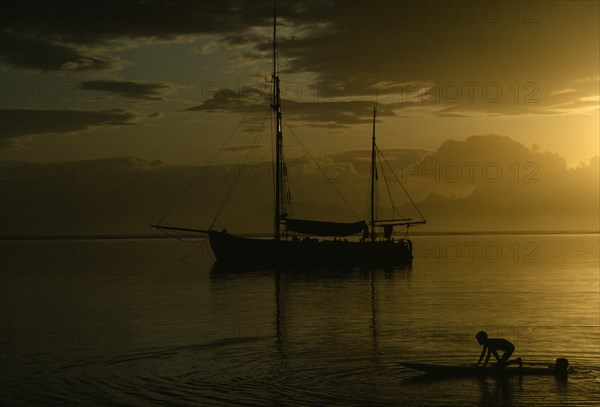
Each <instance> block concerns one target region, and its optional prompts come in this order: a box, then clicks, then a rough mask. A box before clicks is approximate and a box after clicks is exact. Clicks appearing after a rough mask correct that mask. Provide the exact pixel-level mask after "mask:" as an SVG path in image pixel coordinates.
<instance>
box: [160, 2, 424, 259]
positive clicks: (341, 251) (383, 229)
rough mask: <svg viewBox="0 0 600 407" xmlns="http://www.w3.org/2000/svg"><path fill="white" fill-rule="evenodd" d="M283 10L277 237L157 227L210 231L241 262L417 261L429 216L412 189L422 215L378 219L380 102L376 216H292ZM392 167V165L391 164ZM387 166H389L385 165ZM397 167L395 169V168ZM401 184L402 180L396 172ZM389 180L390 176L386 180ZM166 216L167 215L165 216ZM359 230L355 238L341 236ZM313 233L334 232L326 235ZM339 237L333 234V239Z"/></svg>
mask: <svg viewBox="0 0 600 407" xmlns="http://www.w3.org/2000/svg"><path fill="white" fill-rule="evenodd" d="M277 58H278V56H277V15H276V13H274V24H273V74H272V77H271V83H272V99H271V104H270V109H272V112H273V113H274V114H273V115H272V116H273V118H274V121H275V123H274V126H273V128H274V129H275V134H274V136H275V137H274V139H275V163H274V178H275V180H274V184H275V188H274V193H275V196H274V216H273V218H274V233H273V238H272V239H259V238H248V237H241V236H236V235H233V234H230V233H228V232H227V231H226V230H222V231H217V230H213V229H211V228H209V229H207V230H201V229H194V228H189V227H177V226H171V225H166V224H164V223H162V220H161V222H159V223H158V224H156V225H152V227H154V228H156V229H159V230H161V231H163V232H165V233H169V234H171V233H177V232H181V233H189V232H191V233H206V234H208V238H209V241H210V246H211V248H212V251H213V253H214V255H215V257H216V258H217V260H218V261H219V262H222V263H231V264H235V265H239V266H266V267H273V266H284V265H286V264H289V265H297V264H311V265H350V266H369V267H372V266H409V265H411V264H412V257H413V256H412V242H411V240H410V239H408V228H409V227H410V226H412V225H416V224H424V223H425V222H426V221H425V218H424V216H423V215H422V214H421V212H420V211H419V209H418V208H417V207H416V205H415V203H414V201H413V200H412V198H410V195H408V192H406V190H405V189H404V186H402V188H403V190H404V191H405V193H406V195H407V197H408V199H409V200H410V202H411V203H412V205H414V207H415V208H416V211H417V212H418V214H419V216H420V217H421V219H417V220H415V219H412V218H405V217H401V216H400V217H396V216H395V215H396V211H395V210H394V213H393V215H394V216H392V217H391V218H390V219H378V218H377V216H376V203H375V195H376V183H377V182H378V175H377V172H378V171H377V162H378V158H379V159H381V158H384V157H383V154H382V153H381V151H380V150H379V149H378V148H377V144H376V137H375V125H376V119H377V106H375V107H374V108H373V134H372V137H371V174H370V175H371V176H370V185H369V188H370V208H369V213H370V217H369V219H368V220H359V221H355V222H349V223H342V222H330V221H323V220H308V219H297V218H294V217H292V216H291V215H290V212H291V211H289V209H288V208H290V207H291V194H290V192H289V189H288V187H287V182H286V177H287V170H286V165H285V162H284V160H283V156H284V155H283V131H282V127H283V126H282V110H281V91H280V79H279V68H278V63H277ZM388 167H389V168H390V170H391V167H390V166H389V164H388ZM381 169H382V170H383V166H382V167H381ZM392 172H393V171H392ZM394 177H395V178H396V180H397V181H398V182H399V183H400V184H401V182H400V180H399V179H398V178H397V177H396V176H395V174H394ZM386 182H387V180H386ZM163 219H164V217H163ZM395 227H404V228H406V233H405V235H404V236H403V237H402V238H400V239H394V238H393V236H394V228H395ZM352 235H358V237H355V238H354V239H352V238H351V240H347V239H344V240H340V239H338V238H342V237H344V238H345V237H349V236H352ZM309 236H319V237H329V239H325V240H320V239H318V238H312V237H309ZM331 238H333V239H331Z"/></svg>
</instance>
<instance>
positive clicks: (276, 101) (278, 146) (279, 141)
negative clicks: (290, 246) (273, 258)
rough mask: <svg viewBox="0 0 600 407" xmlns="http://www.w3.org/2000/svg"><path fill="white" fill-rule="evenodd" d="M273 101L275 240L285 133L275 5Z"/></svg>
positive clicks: (277, 237) (277, 232)
mask: <svg viewBox="0 0 600 407" xmlns="http://www.w3.org/2000/svg"><path fill="white" fill-rule="evenodd" d="M272 79H273V103H272V105H271V107H272V108H273V111H274V112H275V129H276V130H275V131H276V136H275V240H281V190H282V185H281V184H282V177H281V172H282V171H281V170H282V168H281V167H282V163H281V156H282V149H283V135H282V132H281V99H280V90H279V75H278V68H277V9H276V7H273V76H272Z"/></svg>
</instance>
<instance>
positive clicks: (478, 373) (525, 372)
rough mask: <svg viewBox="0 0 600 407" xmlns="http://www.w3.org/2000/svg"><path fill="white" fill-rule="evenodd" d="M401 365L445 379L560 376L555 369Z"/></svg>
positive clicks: (426, 364)
mask: <svg viewBox="0 0 600 407" xmlns="http://www.w3.org/2000/svg"><path fill="white" fill-rule="evenodd" d="M400 365H402V366H404V367H407V368H410V369H414V370H419V371H421V372H425V373H427V374H430V375H435V376H443V377H460V376H462V377H487V376H495V377H503V376H560V374H558V373H559V371H558V370H557V369H554V367H553V366H552V367H550V366H549V367H522V368H520V367H502V368H499V367H479V366H452V365H438V364H432V363H400Z"/></svg>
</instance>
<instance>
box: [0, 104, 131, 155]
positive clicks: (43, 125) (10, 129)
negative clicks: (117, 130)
mask: <svg viewBox="0 0 600 407" xmlns="http://www.w3.org/2000/svg"><path fill="white" fill-rule="evenodd" d="M134 119H135V114H134V113H132V112H128V111H125V110H121V109H111V110H95V111H92V110H41V109H0V130H1V131H0V135H1V139H0V140H1V141H2V146H3V147H4V148H6V147H11V146H13V147H14V146H15V145H16V144H15V143H16V142H17V141H18V140H17V139H19V138H21V137H26V136H36V135H41V134H69V133H74V132H78V131H82V130H87V129H90V128H92V127H96V126H125V125H132V124H135V122H134Z"/></svg>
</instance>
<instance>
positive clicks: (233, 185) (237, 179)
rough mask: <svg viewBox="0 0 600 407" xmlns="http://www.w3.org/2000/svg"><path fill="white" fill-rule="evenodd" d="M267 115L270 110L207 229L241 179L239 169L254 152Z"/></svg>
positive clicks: (210, 227)
mask: <svg viewBox="0 0 600 407" xmlns="http://www.w3.org/2000/svg"><path fill="white" fill-rule="evenodd" d="M269 115H270V112H267V114H265V117H264V118H263V121H262V123H261V125H260V128H259V129H258V132H257V133H256V136H255V137H254V141H253V142H252V144H251V145H250V148H249V150H248V153H246V157H245V158H244V161H243V162H242V165H241V166H240V171H238V172H237V174H236V175H235V179H234V180H233V182H232V183H231V186H230V187H229V190H228V191H227V195H225V199H223V202H221V205H220V206H219V210H218V211H217V214H216V215H215V217H214V219H213V221H212V223H211V224H210V226H209V227H208V230H212V228H213V226H214V225H215V222H216V221H217V219H218V218H219V215H220V214H221V211H222V210H223V207H224V206H225V204H226V203H227V201H228V200H229V197H230V196H231V192H232V191H233V189H234V187H235V186H236V185H237V184H238V182H239V180H240V179H241V174H242V171H241V169H243V168H245V166H246V163H247V162H248V159H249V158H250V156H251V155H252V154H253V152H254V146H255V145H256V143H257V141H258V140H259V138H260V135H261V134H262V132H263V129H264V126H265V122H266V121H267V117H269Z"/></svg>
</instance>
